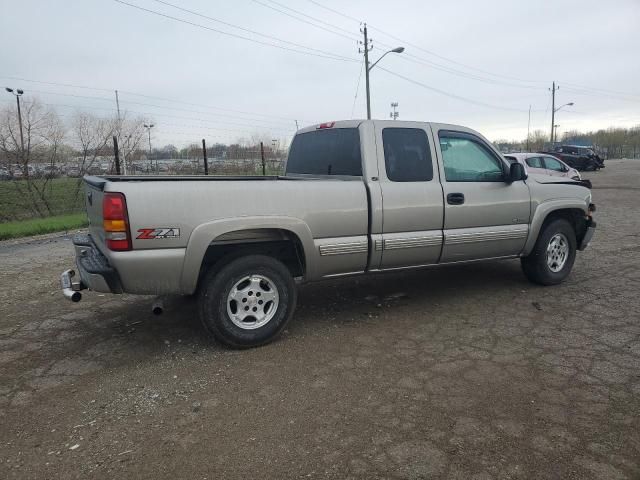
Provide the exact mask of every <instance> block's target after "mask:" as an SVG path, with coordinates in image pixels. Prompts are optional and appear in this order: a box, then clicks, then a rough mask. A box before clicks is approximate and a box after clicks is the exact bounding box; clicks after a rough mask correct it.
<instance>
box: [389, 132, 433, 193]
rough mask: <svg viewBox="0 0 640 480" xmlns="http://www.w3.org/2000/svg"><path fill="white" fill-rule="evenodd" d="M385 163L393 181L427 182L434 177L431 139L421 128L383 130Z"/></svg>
mask: <svg viewBox="0 0 640 480" xmlns="http://www.w3.org/2000/svg"><path fill="white" fill-rule="evenodd" d="M382 144H383V146H384V164H385V169H386V171H387V177H388V178H389V180H391V181H392V182H425V181H429V180H432V179H433V164H432V162H431V152H430V150H429V139H428V138H427V134H426V133H425V132H424V130H421V129H419V128H385V129H383V130H382Z"/></svg>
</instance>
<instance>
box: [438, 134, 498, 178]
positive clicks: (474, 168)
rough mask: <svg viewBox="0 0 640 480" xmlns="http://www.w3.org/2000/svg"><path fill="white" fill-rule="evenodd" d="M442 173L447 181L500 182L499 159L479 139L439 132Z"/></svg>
mask: <svg viewBox="0 0 640 480" xmlns="http://www.w3.org/2000/svg"><path fill="white" fill-rule="evenodd" d="M440 150H441V151H442V161H443V164H444V174H445V178H446V179H447V181H448V182H502V181H504V173H503V171H502V164H501V163H500V161H499V160H498V159H497V158H496V157H495V156H494V155H493V154H492V153H491V152H490V151H489V150H488V148H487V147H485V146H484V145H482V144H481V143H480V142H479V141H476V140H472V139H470V138H466V137H462V136H460V137H458V136H455V135H450V134H440Z"/></svg>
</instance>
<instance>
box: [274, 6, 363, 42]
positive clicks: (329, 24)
mask: <svg viewBox="0 0 640 480" xmlns="http://www.w3.org/2000/svg"><path fill="white" fill-rule="evenodd" d="M266 1H267V2H269V3H274V4H276V5H278V6H279V7H282V8H286V9H287V10H290V11H292V12H295V13H296V14H298V15H301V16H303V17H306V18H309V19H311V20H313V21H315V22H318V23H321V24H322V25H326V26H328V27H330V28H333V29H335V30H340V31H342V32H344V33H346V34H347V35H348V36H350V38H351V39H352V40H356V41H357V40H360V38H359V37H357V36H355V35H354V34H353V33H351V30H347V29H346V28H342V27H338V26H336V25H334V24H333V23H329V22H325V21H324V20H321V19H319V18H318V17H314V16H312V15H308V14H306V13H304V12H301V11H299V10H296V9H294V8H291V7H288V6H286V5H283V4H282V3H279V2H276V1H275V0H266Z"/></svg>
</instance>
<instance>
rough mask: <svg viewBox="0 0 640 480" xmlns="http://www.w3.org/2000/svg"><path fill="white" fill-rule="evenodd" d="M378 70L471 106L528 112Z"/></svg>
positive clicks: (379, 67)
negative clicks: (474, 98)
mask: <svg viewBox="0 0 640 480" xmlns="http://www.w3.org/2000/svg"><path fill="white" fill-rule="evenodd" d="M378 69H380V70H383V71H385V72H387V73H388V74H390V75H393V76H394V77H398V78H401V79H403V80H405V81H407V82H410V83H413V84H414V85H418V86H419V87H422V88H425V89H427V90H431V91H432V92H436V93H439V94H440V95H444V96H446V97H450V98H455V99H456V100H460V101H463V102H467V103H471V104H474V105H479V106H481V107H487V108H494V109H498V110H508V111H512V112H525V113H526V112H528V110H523V109H521V108H510V107H502V106H499V105H492V104H490V103H484V102H478V101H477V100H472V99H470V98H466V97H462V96H460V95H456V94H453V93H449V92H446V91H444V90H441V89H439V88H436V87H432V86H430V85H427V84H424V83H422V82H419V81H417V80H414V79H413V78H409V77H405V76H404V75H400V74H399V73H396V72H393V71H391V70H388V69H386V68H384V67H381V66H379V65H378ZM532 111H536V110H532Z"/></svg>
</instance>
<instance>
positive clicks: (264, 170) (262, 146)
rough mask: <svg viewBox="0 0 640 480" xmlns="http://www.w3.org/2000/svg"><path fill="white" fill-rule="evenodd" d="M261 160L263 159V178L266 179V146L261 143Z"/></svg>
mask: <svg viewBox="0 0 640 480" xmlns="http://www.w3.org/2000/svg"><path fill="white" fill-rule="evenodd" d="M260 158H261V159H262V176H263V177H264V176H265V175H266V174H267V170H266V167H267V166H266V164H265V161H264V144H263V143H262V142H260Z"/></svg>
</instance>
